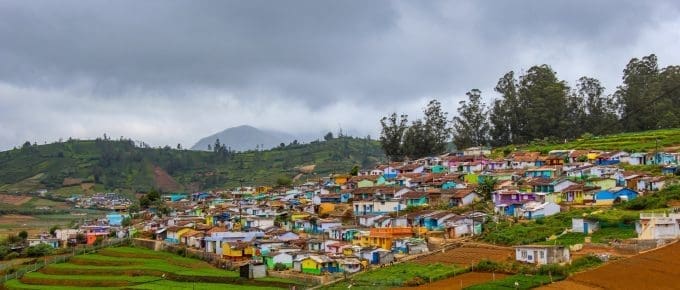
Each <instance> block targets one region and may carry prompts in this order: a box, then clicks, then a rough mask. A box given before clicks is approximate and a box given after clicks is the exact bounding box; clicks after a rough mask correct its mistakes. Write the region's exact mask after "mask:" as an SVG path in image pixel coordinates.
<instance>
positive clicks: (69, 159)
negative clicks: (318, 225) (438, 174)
mask: <svg viewBox="0 0 680 290" xmlns="http://www.w3.org/2000/svg"><path fill="white" fill-rule="evenodd" d="M383 156H384V154H383V151H382V149H381V148H380V144H379V143H378V142H377V141H371V140H365V139H355V138H350V137H343V138H336V139H332V140H329V141H322V142H312V143H310V144H298V145H292V144H291V145H288V146H285V147H282V148H275V149H271V150H266V151H247V152H242V153H230V152H226V153H225V152H222V153H215V152H200V151H190V150H174V149H171V148H169V147H165V148H140V147H138V146H135V144H134V142H132V141H113V140H102V139H97V140H69V141H66V142H61V143H53V144H46V145H38V146H36V145H29V144H26V145H24V146H22V148H18V149H13V150H9V151H4V152H0V192H1V191H7V192H14V191H30V190H35V189H39V188H48V189H53V190H55V191H57V192H63V193H64V194H67V193H69V192H79V191H83V189H81V186H79V185H75V186H69V187H68V188H67V189H66V190H65V189H64V188H66V185H69V184H64V180H65V179H66V178H68V179H76V180H79V182H80V181H82V182H86V183H88V182H93V183H95V184H96V187H95V188H98V189H100V188H105V189H107V190H115V189H119V190H121V191H128V192H130V191H146V190H148V189H149V188H151V187H160V188H162V189H164V190H166V191H173V190H201V189H211V188H220V187H233V186H237V185H238V184H239V183H240V180H243V184H244V185H260V184H275V183H276V180H277V178H280V177H284V176H285V177H289V178H290V177H293V176H295V175H296V174H297V173H298V171H297V170H296V169H295V168H296V167H298V166H304V165H316V168H315V170H314V172H313V174H312V177H313V176H315V175H314V174H316V176H320V175H325V174H329V173H332V172H349V170H350V169H351V168H352V166H355V165H359V166H371V165H373V164H376V163H377V162H379V161H380V160H382V159H384V157H383ZM71 189H72V190H71Z"/></svg>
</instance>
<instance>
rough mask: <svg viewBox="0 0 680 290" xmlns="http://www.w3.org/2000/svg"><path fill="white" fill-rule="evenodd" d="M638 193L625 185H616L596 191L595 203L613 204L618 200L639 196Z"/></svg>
mask: <svg viewBox="0 0 680 290" xmlns="http://www.w3.org/2000/svg"><path fill="white" fill-rule="evenodd" d="M638 195H639V194H638V193H637V192H636V191H634V190H632V189H629V188H625V187H614V188H610V189H607V190H601V191H598V192H596V193H595V205H611V204H614V202H617V201H628V200H633V199H635V198H637V197H638Z"/></svg>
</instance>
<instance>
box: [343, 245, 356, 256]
mask: <svg viewBox="0 0 680 290" xmlns="http://www.w3.org/2000/svg"><path fill="white" fill-rule="evenodd" d="M342 254H343V255H344V256H348V257H349V256H354V250H352V247H346V248H344V249H342Z"/></svg>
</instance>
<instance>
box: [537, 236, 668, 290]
mask: <svg viewBox="0 0 680 290" xmlns="http://www.w3.org/2000/svg"><path fill="white" fill-rule="evenodd" d="M679 257H680V242H675V243H673V244H671V245H668V246H665V247H663V248H660V249H657V250H653V251H650V252H646V253H644V254H640V255H637V256H633V257H630V258H626V259H621V260H618V261H614V262H611V263H609V264H605V265H604V266H601V267H599V268H596V269H594V270H592V271H586V272H583V273H578V274H576V275H573V276H571V277H569V278H568V279H567V280H566V281H562V282H557V283H554V284H551V285H548V286H546V287H542V288H539V289H680V259H679Z"/></svg>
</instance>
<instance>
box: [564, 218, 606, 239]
mask: <svg viewBox="0 0 680 290" xmlns="http://www.w3.org/2000/svg"><path fill="white" fill-rule="evenodd" d="M599 229H600V223H599V222H598V221H595V220H589V219H584V218H572V219H571V231H572V232H574V233H583V234H586V235H588V234H592V233H594V232H596V231H597V230H599Z"/></svg>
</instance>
